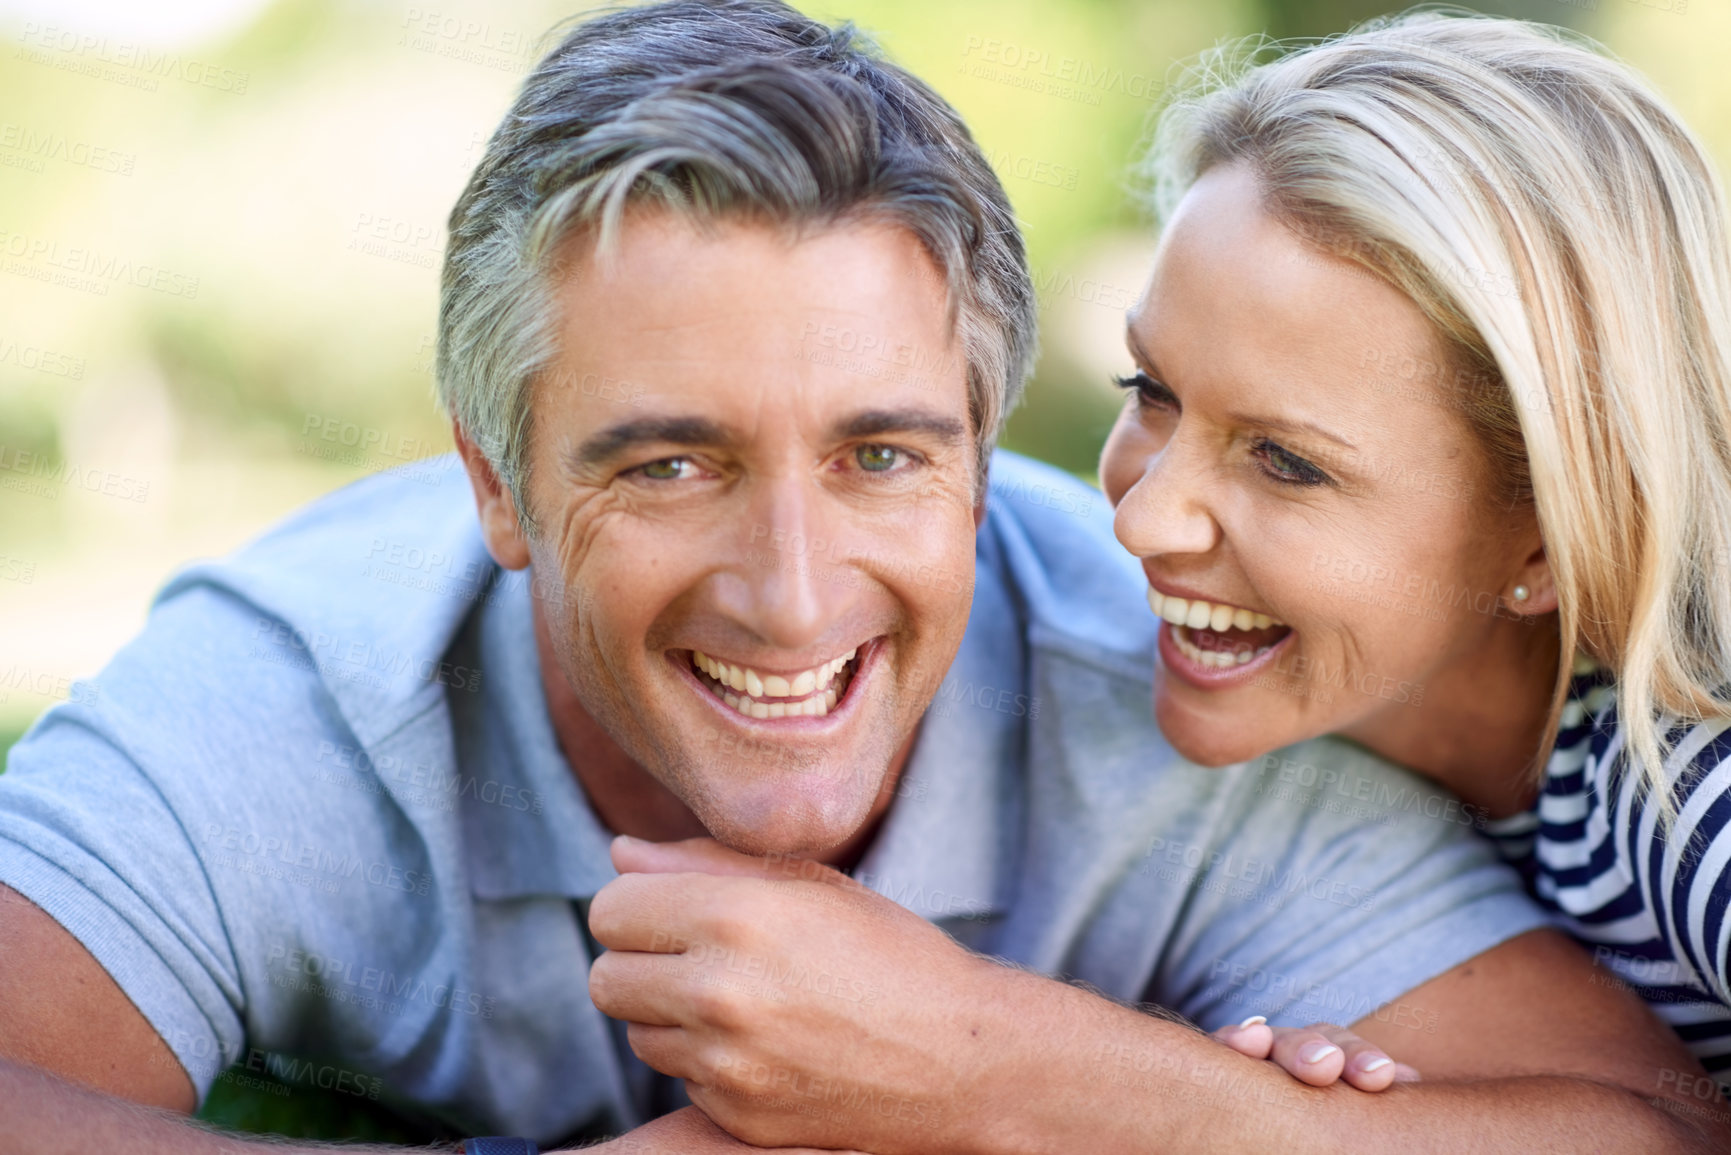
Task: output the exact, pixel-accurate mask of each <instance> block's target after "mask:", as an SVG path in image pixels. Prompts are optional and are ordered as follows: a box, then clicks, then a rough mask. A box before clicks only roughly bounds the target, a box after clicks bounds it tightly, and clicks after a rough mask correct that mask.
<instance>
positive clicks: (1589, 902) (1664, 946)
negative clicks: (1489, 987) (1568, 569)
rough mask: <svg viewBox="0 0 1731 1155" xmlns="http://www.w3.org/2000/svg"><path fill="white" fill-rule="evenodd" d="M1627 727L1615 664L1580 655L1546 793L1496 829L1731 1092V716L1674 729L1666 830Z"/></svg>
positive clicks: (1534, 881) (1545, 893)
mask: <svg viewBox="0 0 1731 1155" xmlns="http://www.w3.org/2000/svg"><path fill="white" fill-rule="evenodd" d="M1626 738H1627V735H1626V734H1625V732H1624V730H1623V727H1622V726H1621V725H1620V724H1619V723H1618V720H1617V697H1616V686H1615V683H1614V681H1613V678H1612V675H1611V674H1610V673H1609V672H1608V671H1605V670H1602V669H1598V668H1595V667H1593V666H1592V665H1591V664H1590V663H1581V664H1578V665H1577V666H1576V670H1575V676H1574V680H1573V682H1572V684H1571V687H1570V690H1569V698H1568V703H1567V705H1566V706H1565V708H1564V710H1563V716H1562V725H1561V727H1560V729H1559V730H1558V733H1557V744H1556V747H1555V749H1554V750H1553V752H1552V754H1551V758H1550V761H1549V763H1548V764H1547V765H1546V767H1545V779H1544V785H1543V787H1542V788H1541V789H1540V791H1539V796H1538V799H1537V801H1536V803H1535V804H1534V806H1533V808H1532V809H1531V810H1529V811H1527V812H1526V813H1524V814H1517V815H1514V816H1512V817H1509V818H1505V819H1501V820H1499V821H1496V822H1491V823H1488V824H1487V826H1486V833H1488V834H1490V835H1491V836H1492V837H1493V838H1494V839H1495V840H1496V842H1497V843H1498V845H1499V846H1500V847H1501V848H1502V851H1503V854H1504V856H1505V857H1506V858H1508V859H1509V861H1510V862H1512V863H1513V864H1514V865H1515V866H1516V867H1517V868H1518V869H1519V870H1520V871H1521V873H1522V875H1523V877H1525V879H1526V882H1527V888H1528V889H1529V890H1530V891H1531V892H1532V893H1533V896H1534V897H1535V898H1537V899H1538V900H1539V902H1541V903H1542V904H1544V905H1545V906H1547V907H1549V908H1550V909H1551V910H1553V911H1555V912H1557V914H1558V915H1559V916H1560V919H1561V922H1562V924H1563V926H1565V927H1566V928H1567V929H1568V930H1569V931H1570V932H1571V933H1573V934H1574V936H1575V937H1576V938H1577V939H1579V940H1580V941H1581V942H1583V943H1585V944H1586V945H1587V947H1589V948H1590V949H1591V950H1592V952H1593V957H1594V959H1595V960H1596V961H1597V962H1598V963H1599V964H1600V965H1601V966H1602V967H1603V968H1605V970H1606V971H1607V972H1609V973H1608V975H1607V977H1606V981H1618V980H1621V981H1622V982H1624V983H1627V984H1628V985H1629V986H1630V987H1632V988H1633V989H1634V990H1635V991H1636V993H1638V994H1640V995H1641V996H1642V997H1643V998H1645V999H1646V1000H1647V1003H1648V1004H1649V1005H1650V1006H1651V1007H1652V1008H1653V1010H1654V1011H1655V1012H1656V1013H1657V1014H1658V1015H1659V1017H1661V1018H1663V1019H1664V1020H1666V1021H1667V1022H1669V1023H1670V1024H1671V1025H1672V1027H1674V1028H1675V1029H1676V1031H1677V1034H1678V1035H1679V1036H1681V1038H1682V1039H1683V1041H1684V1042H1685V1043H1686V1044H1687V1045H1688V1047H1689V1049H1690V1050H1692V1051H1693V1052H1694V1053H1695V1055H1696V1057H1697V1058H1699V1059H1700V1060H1701V1064H1702V1065H1703V1066H1704V1067H1706V1069H1707V1071H1708V1073H1710V1074H1711V1075H1712V1076H1713V1077H1714V1078H1715V1079H1717V1080H1718V1082H1719V1085H1720V1089H1721V1090H1722V1091H1723V1092H1724V1093H1725V1094H1726V1095H1727V1097H1731V973H1728V972H1731V968H1728V966H1727V955H1728V954H1731V918H1728V917H1727V915H1726V905H1727V903H1728V902H1731V721H1727V720H1723V719H1718V720H1714V721H1710V722H1702V723H1699V724H1697V725H1693V726H1679V727H1676V728H1675V729H1673V730H1672V731H1671V734H1670V739H1671V742H1672V749H1671V753H1670V755H1669V757H1668V758H1667V760H1666V763H1665V781H1666V783H1667V784H1668V787H1669V789H1670V792H1671V797H1672V800H1673V802H1674V805H1675V809H1676V815H1677V817H1676V821H1675V823H1674V825H1673V826H1672V827H1671V829H1670V830H1669V831H1668V832H1667V831H1666V830H1665V827H1664V824H1663V821H1662V818H1661V815H1660V813H1659V810H1660V808H1659V806H1658V804H1657V803H1658V797H1657V795H1656V794H1655V793H1654V791H1653V790H1652V789H1651V787H1650V786H1649V785H1648V783H1647V780H1646V778H1645V777H1644V776H1643V775H1640V774H1635V773H1630V772H1629V767H1628V758H1627V757H1626V755H1625V750H1624V744H1625V741H1626ZM1610 975H1615V976H1616V978H1615V979H1612V978H1610V977H1609V976H1610Z"/></svg>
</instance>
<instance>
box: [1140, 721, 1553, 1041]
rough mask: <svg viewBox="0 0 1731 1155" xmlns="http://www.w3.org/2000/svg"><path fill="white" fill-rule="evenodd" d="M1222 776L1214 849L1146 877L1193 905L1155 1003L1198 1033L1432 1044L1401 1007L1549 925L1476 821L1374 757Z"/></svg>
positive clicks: (1347, 750)
mask: <svg viewBox="0 0 1731 1155" xmlns="http://www.w3.org/2000/svg"><path fill="white" fill-rule="evenodd" d="M1231 773H1233V774H1235V775H1237V776H1238V777H1237V781H1236V782H1235V784H1234V788H1233V790H1232V791H1231V794H1230V796H1229V798H1228V799H1227V800H1226V801H1225V802H1224V805H1223V807H1222V810H1221V812H1220V813H1219V815H1218V821H1217V822H1216V823H1215V824H1214V825H1213V828H1212V829H1213V830H1214V831H1215V835H1214V837H1213V839H1212V844H1211V845H1208V846H1206V847H1201V848H1197V850H1196V852H1195V853H1194V854H1191V855H1186V856H1184V858H1182V859H1180V861H1178V862H1176V863H1172V864H1161V863H1160V862H1158V860H1157V861H1156V862H1155V863H1154V864H1153V865H1154V866H1155V867H1156V868H1157V869H1160V870H1164V871H1168V872H1170V873H1169V874H1168V875H1164V876H1163V877H1165V878H1166V880H1167V882H1168V883H1169V884H1170V885H1180V886H1187V887H1189V888H1190V896H1189V901H1188V903H1187V904H1186V910H1185V915H1184V917H1183V919H1182V920H1181V923H1180V925H1179V927H1178V928H1176V931H1177V933H1176V934H1175V936H1174V947H1173V949H1170V950H1169V951H1168V952H1167V954H1166V956H1165V958H1164V959H1163V960H1162V963H1161V966H1160V969H1159V970H1158V972H1157V974H1156V976H1155V981H1154V984H1153V988H1152V990H1153V992H1154V993H1156V994H1157V995H1159V996H1163V998H1160V999H1158V1000H1157V1001H1165V1002H1168V1003H1169V1004H1170V1005H1173V1006H1174V1007H1175V1009H1177V1010H1179V1011H1181V1012H1182V1013H1183V1014H1185V1015H1187V1016H1188V1017H1190V1018H1191V1019H1193V1020H1194V1021H1196V1022H1197V1023H1199V1024H1200V1025H1202V1026H1203V1027H1204V1028H1206V1029H1209V1030H1212V1029H1214V1028H1216V1027H1219V1026H1222V1025H1224V1024H1226V1023H1236V1022H1240V1021H1242V1020H1243V1019H1245V1018H1247V1017H1249V1016H1251V1015H1265V1016H1267V1018H1268V1021H1269V1022H1271V1023H1273V1024H1275V1025H1276V1026H1304V1025H1307V1024H1309V1023H1313V1022H1332V1023H1338V1024H1341V1025H1348V1024H1351V1023H1353V1022H1356V1021H1358V1020H1360V1019H1363V1018H1366V1017H1369V1016H1375V1017H1377V1018H1379V1019H1387V1020H1390V1021H1394V1022H1396V1023H1398V1024H1399V1025H1402V1026H1407V1027H1412V1028H1414V1029H1417V1030H1423V1031H1431V1032H1434V1031H1435V1030H1436V1029H1437V1024H1436V1023H1435V1022H1434V1021H1429V1020H1427V1018H1426V1017H1425V1016H1424V1015H1423V1014H1422V1013H1421V1012H1419V1011H1418V1009H1417V1008H1413V1007H1408V1006H1406V1005H1404V1004H1402V1003H1401V1002H1400V996H1401V995H1402V994H1404V993H1406V992H1407V991H1410V990H1412V989H1413V988H1415V987H1418V986H1420V985H1422V984H1423V983H1425V982H1427V981H1429V980H1430V979H1433V978H1435V977H1437V976H1438V975H1441V974H1443V973H1445V972H1447V971H1449V970H1451V969H1453V968H1454V967H1456V966H1458V965H1460V964H1461V963H1463V962H1466V961H1467V960H1468V959H1471V958H1473V957H1474V956H1475V955H1479V954H1482V953H1483V952H1485V951H1487V950H1490V949H1491V948H1493V947H1495V946H1498V945H1500V944H1501V943H1504V942H1506V941H1508V940H1509V939H1512V938H1514V937H1516V936H1518V935H1521V934H1524V933H1526V932H1528V931H1531V930H1534V929H1537V928H1540V927H1544V926H1549V925H1551V922H1550V920H1549V917H1548V916H1547V915H1546V914H1545V912H1544V911H1542V910H1541V909H1540V908H1539V907H1538V906H1537V904H1535V903H1534V902H1533V901H1532V900H1531V899H1530V898H1529V897H1528V896H1527V894H1526V892H1525V891H1524V890H1523V888H1522V885H1521V882H1520V879H1519V877H1518V876H1517V875H1516V874H1515V872H1514V871H1513V870H1512V869H1510V868H1509V867H1508V866H1506V865H1504V864H1503V863H1502V862H1501V860H1500V859H1499V858H1498V856H1497V854H1496V853H1495V850H1494V848H1493V847H1492V846H1491V845H1490V844H1489V842H1488V841H1487V840H1485V839H1484V838H1482V837H1480V836H1479V835H1478V834H1477V833H1476V830H1475V827H1476V826H1477V825H1478V824H1479V821H1480V817H1481V816H1480V815H1479V813H1478V812H1477V811H1475V810H1474V809H1473V808H1472V807H1470V806H1467V805H1465V804H1463V803H1462V802H1461V801H1460V800H1458V799H1456V798H1455V797H1453V796H1452V795H1450V794H1448V793H1447V792H1445V791H1443V790H1442V789H1441V788H1440V787H1438V786H1436V785H1435V784H1434V783H1431V782H1429V781H1427V780H1425V779H1421V778H1419V777H1417V776H1415V775H1413V774H1410V773H1407V772H1406V771H1403V770H1400V769H1398V768H1396V767H1394V766H1391V765H1389V764H1388V763H1386V762H1383V761H1382V760H1380V759H1378V758H1377V757H1375V756H1374V755H1372V754H1370V753H1369V752H1368V751H1365V750H1363V749H1361V748H1359V747H1357V746H1353V745H1350V744H1348V743H1346V742H1343V741H1341V740H1338V739H1333V738H1323V739H1317V740H1315V741H1312V742H1307V743H1304V744H1302V745H1300V746H1296V747H1291V748H1288V749H1286V750H1282V751H1279V752H1277V753H1275V754H1270V755H1268V756H1266V757H1264V758H1262V759H1260V760H1258V761H1257V762H1255V763H1252V764H1250V765H1249V766H1247V767H1241V768H1239V769H1237V770H1234V771H1231ZM1187 849H1189V848H1187ZM1190 858H1194V862H1193V863H1191V862H1189V861H1188V860H1189V859H1190Z"/></svg>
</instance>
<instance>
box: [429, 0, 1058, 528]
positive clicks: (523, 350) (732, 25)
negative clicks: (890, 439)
mask: <svg viewBox="0 0 1731 1155" xmlns="http://www.w3.org/2000/svg"><path fill="white" fill-rule="evenodd" d="M630 203H649V204H654V205H657V206H661V207H665V208H668V209H670V210H673V211H675V212H679V213H682V214H686V215H688V216H691V217H693V218H695V219H699V220H715V219H718V218H721V217H735V218H744V219H748V220H761V221H766V222H774V223H787V224H795V225H800V224H807V223H811V224H818V225H833V224H840V223H844V222H850V221H856V220H867V219H869V220H874V221H883V222H888V223H892V224H895V225H898V226H900V227H903V228H906V229H907V230H908V231H909V232H911V233H912V234H913V235H914V236H915V237H916V238H918V240H919V241H920V242H921V244H922V245H923V246H924V248H925V250H926V252H927V253H928V254H929V255H930V257H931V258H932V260H933V262H934V263H935V264H936V265H937V267H938V268H939V269H940V270H941V271H942V273H943V276H944V278H945V281H946V285H947V290H948V299H949V309H950V319H951V323H952V324H953V326H954V327H955V332H956V334H957V336H958V338H959V339H960V343H961V348H962V350H963V354H964V356H965V358H966V360H967V372H968V399H969V412H970V418H971V420H972V422H973V426H974V431H975V434H976V436H977V440H978V444H979V460H978V467H979V470H980V473H981V475H982V476H983V475H984V472H985V469H986V466H987V463H988V461H989V460H990V454H991V448H992V445H993V443H994V442H995V441H996V439H997V436H998V433H999V432H1000V430H1001V429H1002V427H1003V423H1004V420H1005V418H1006V417H1007V416H1008V414H1009V411H1010V409H1011V407H1012V406H1013V405H1014V403H1015V400H1016V397H1017V396H1018V394H1019V393H1020V391H1021V388H1022V385H1023V382H1024V381H1025V379H1026V377H1027V375H1028V371H1029V369H1030V368H1031V366H1032V362H1033V358H1034V346H1035V326H1036V311H1035V303H1034V292H1033V285H1032V283H1031V281H1030V279H1029V276H1028V266H1027V257H1026V254H1025V252H1024V249H1023V245H1022V239H1021V235H1020V233H1019V232H1018V231H1017V229H1016V223H1015V218H1014V215H1013V213H1012V211H1011V209H1010V204H1009V199H1008V198H1007V197H1006V196H1005V195H1004V190H1003V186H1002V185H1001V184H999V182H998V178H997V176H996V175H995V174H994V173H993V172H992V168H991V165H990V164H989V163H988V162H987V161H986V158H985V157H984V156H983V155H982V154H981V152H980V149H979V147H978V146H977V145H976V144H975V143H974V140H973V137H972V135H971V134H970V133H969V132H968V130H967V127H966V126H965V125H964V124H963V123H962V121H961V118H960V117H959V116H958V115H957V114H956V112H955V110H954V109H952V108H951V107H950V106H949V105H948V104H946V103H945V102H944V100H943V99H942V98H941V97H939V96H938V95H937V94H936V93H935V92H933V91H932V90H931V89H930V88H928V87H927V86H926V85H925V84H923V83H922V82H920V81H919V80H917V79H915V78H914V77H913V76H912V75H910V74H908V73H907V72H905V71H903V70H902V69H900V68H897V67H896V66H894V65H892V64H889V63H887V62H885V61H884V60H883V59H882V58H881V56H879V54H878V53H877V52H876V50H875V48H873V47H872V46H871V45H870V44H868V43H865V42H864V41H863V40H862V38H861V36H860V35H859V33H858V32H857V31H856V30H855V29H854V28H853V27H852V25H847V24H844V25H842V26H840V27H837V28H831V27H828V26H826V25H824V24H822V23H819V22H817V21H814V20H812V19H810V18H808V17H806V16H804V15H801V14H800V13H799V12H797V11H795V10H794V9H792V8H790V7H788V6H787V5H785V4H782V3H778V2H776V0H669V2H666V3H659V4H652V5H647V6H643V7H633V8H625V9H620V10H614V11H610V12H607V13H605V14H603V15H600V16H598V17H594V18H591V19H587V20H584V21H583V22H581V23H579V24H578V25H577V26H576V27H575V28H573V29H572V30H571V31H570V32H569V33H568V34H567V35H566V36H565V38H564V40H563V41H562V42H561V43H560V44H559V46H558V47H556V48H555V49H553V50H552V51H551V52H549V53H548V54H547V56H546V57H545V58H543V59H542V61H541V62H540V64H538V65H537V66H536V68H535V70H534V72H532V73H531V74H530V76H529V78H528V79H527V80H526V81H525V82H524V84H523V88H522V91H521V92H520V93H519V94H518V97H517V100H516V102H515V103H514V104H513V105H512V106H511V109H510V111H509V112H507V113H506V114H505V118H504V120H503V121H502V122H501V123H500V125H499V127H498V128H497V129H496V130H495V131H494V133H493V136H492V139H491V140H489V141H488V143H487V151H486V154H485V155H484V156H483V157H482V158H481V163H480V164H479V165H478V166H477V167H476V169H475V172H474V175H473V176H472V177H470V179H469V184H468V187H467V188H465V189H464V190H463V195H462V196H461V197H459V198H458V200H457V204H456V207H455V208H454V209H452V211H451V219H450V241H449V244H448V245H447V248H446V252H445V265H444V272H443V276H442V278H441V283H440V290H439V347H438V388H439V400H440V402H441V403H442V404H443V405H444V407H445V410H446V412H447V413H449V414H450V415H451V416H452V418H453V419H455V421H456V422H457V424H458V425H459V426H460V427H461V428H462V430H463V432H464V435H465V436H467V437H468V438H469V439H470V440H471V441H473V442H474V443H475V444H476V446H477V447H479V448H480V450H481V452H482V453H483V454H485V455H486V457H487V459H488V461H489V462H491V463H492V465H493V467H494V468H495V469H496V470H497V471H498V472H499V475H500V477H501V478H502V479H503V481H504V483H505V484H506V486H507V487H508V488H509V489H510V491H511V494H512V498H513V500H514V502H515V503H516V507H517V514H518V517H519V520H520V521H521V522H522V524H523V526H524V529H525V531H526V532H530V533H533V532H534V531H535V529H534V522H533V519H532V518H531V517H530V515H529V510H528V508H527V502H526V500H525V496H524V495H525V493H526V492H527V482H528V472H529V470H528V461H527V446H528V441H529V431H530V428H531V422H532V420H533V419H532V415H531V414H530V411H529V396H530V387H531V385H532V384H533V382H534V380H535V379H536V376H537V375H538V374H539V373H541V372H543V371H544V370H545V369H546V368H547V367H548V366H549V365H550V364H551V363H552V361H553V359H554V357H555V356H556V352H557V347H556V341H555V327H556V321H557V318H556V307H555V301H554V295H553V292H552V290H551V286H550V285H549V284H548V283H547V281H548V278H547V276H546V274H547V271H548V269H549V267H550V263H551V258H552V256H553V254H554V253H555V251H556V250H557V248H558V247H559V243H560V241H561V240H563V239H564V238H566V237H568V236H570V235H572V234H573V233H574V232H576V231H578V230H582V229H592V230H594V231H595V232H596V233H597V235H598V236H599V237H600V238H602V239H603V240H605V239H606V238H607V237H608V236H609V235H611V234H612V233H613V232H614V231H615V230H616V229H617V227H618V223H619V220H620V218H621V216H622V214H623V212H624V210H625V207H626V206H627V204H630Z"/></svg>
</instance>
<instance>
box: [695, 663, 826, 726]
mask: <svg viewBox="0 0 1731 1155" xmlns="http://www.w3.org/2000/svg"><path fill="white" fill-rule="evenodd" d="M858 653H859V649H858V647H855V648H854V649H851V650H849V651H848V652H847V653H845V654H843V655H842V656H841V657H839V658H831V659H830V660H829V661H827V662H825V663H823V665H821V666H813V667H812V668H811V669H809V670H801V671H800V672H799V673H797V674H795V675H793V676H792V677H791V678H790V677H787V676H786V675H783V674H764V673H760V672H759V671H757V670H754V669H752V668H750V667H749V666H733V665H729V664H728V663H726V662H722V661H718V660H716V659H715V658H712V657H710V656H709V655H708V654H705V653H703V652H702V651H701V650H693V651H692V654H691V661H692V664H693V665H695V666H696V667H697V668H698V669H700V670H702V671H703V672H704V673H706V674H708V675H709V676H710V677H712V678H714V679H715V680H716V681H717V682H719V683H721V685H723V686H726V687H729V688H731V689H733V690H737V691H740V693H733V694H730V693H726V692H725V691H724V692H723V693H722V694H721V695H720V696H721V700H722V701H724V702H726V703H727V705H728V706H729V707H730V708H731V709H734V710H737V711H738V712H739V713H741V714H744V715H746V716H747V717H749V718H799V717H809V718H821V717H823V716H824V715H825V714H827V713H829V712H830V711H831V710H833V709H835V704H836V702H837V701H838V700H839V699H840V697H841V694H840V692H839V691H838V690H837V689H836V687H835V686H834V685H832V684H831V683H833V682H834V681H835V679H836V675H838V674H840V673H841V671H842V669H843V667H845V666H846V665H847V664H848V663H849V662H851V661H853V659H854V656H855V655H856V654H858ZM776 698H783V699H785V698H798V699H801V700H800V701H794V702H788V701H764V700H762V699H776Z"/></svg>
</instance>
